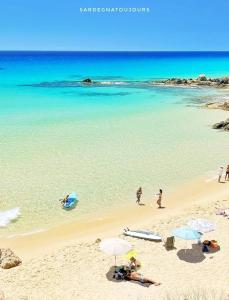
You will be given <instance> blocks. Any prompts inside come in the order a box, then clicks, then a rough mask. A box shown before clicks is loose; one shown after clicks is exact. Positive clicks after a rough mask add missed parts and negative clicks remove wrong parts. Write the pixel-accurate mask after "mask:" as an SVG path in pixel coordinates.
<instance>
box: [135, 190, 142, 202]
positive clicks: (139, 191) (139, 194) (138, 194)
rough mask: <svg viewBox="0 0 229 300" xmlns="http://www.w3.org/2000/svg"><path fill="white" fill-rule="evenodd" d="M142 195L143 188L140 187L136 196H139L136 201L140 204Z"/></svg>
mask: <svg viewBox="0 0 229 300" xmlns="http://www.w3.org/2000/svg"><path fill="white" fill-rule="evenodd" d="M141 196H142V188H141V187H140V188H139V189H138V190H137V192H136V197H137V200H136V203H137V204H140V200H141Z"/></svg>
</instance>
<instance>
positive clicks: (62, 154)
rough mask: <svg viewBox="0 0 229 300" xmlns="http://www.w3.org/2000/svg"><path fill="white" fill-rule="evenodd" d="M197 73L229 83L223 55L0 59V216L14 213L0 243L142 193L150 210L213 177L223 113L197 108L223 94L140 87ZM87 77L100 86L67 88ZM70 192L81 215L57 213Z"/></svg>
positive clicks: (222, 149) (228, 63)
mask: <svg viewBox="0 0 229 300" xmlns="http://www.w3.org/2000/svg"><path fill="white" fill-rule="evenodd" d="M201 73H204V74H206V76H212V77H214V76H222V75H229V53H225V52H221V53H209V52H206V53H205V52H202V53H198V52H197V53H188V52H186V53H182V52H174V53H170V52H167V53H160V52H156V53H150V52H147V53H122V52H119V53H112V52H109V53H106V52H92V53H89V52H0V170H1V180H0V193H1V196H0V211H4V210H8V209H11V208H14V207H20V209H21V217H20V218H19V219H18V220H17V222H15V223H11V224H10V225H8V226H7V227H6V228H0V235H8V234H12V233H24V232H28V231H32V230H37V229H44V228H47V227H49V226H54V225H56V224H58V223H62V222H68V221H71V220H76V219H78V218H80V217H81V216H85V215H88V217H90V214H91V213H94V212H95V211H99V210H101V209H102V208H108V207H115V206H118V205H123V204H125V203H130V202H134V201H135V191H136V189H137V188H138V186H140V185H141V186H142V187H143V191H144V197H145V201H148V200H151V199H153V197H154V194H155V193H156V192H157V190H158V189H159V188H162V189H164V190H165V193H166V191H167V190H170V189H171V188H173V187H176V186H179V185H181V184H182V183H184V182H187V181H188V180H190V179H192V178H194V177H196V176H201V175H204V176H206V178H207V177H209V176H212V174H214V172H215V170H217V168H218V166H219V165H221V164H225V163H227V162H228V153H229V135H228V134H227V133H221V132H218V131H214V130H212V129H211V124H212V123H214V122H217V121H219V120H221V119H224V118H226V117H228V113H227V112H223V111H213V110H203V109H200V108H199V107H198V106H197V105H196V104H198V103H202V102H205V101H214V100H216V99H219V98H222V99H226V98H228V97H229V93H228V92H227V91H226V90H215V89H206V88H203V89H200V88H185V89H184V88H168V87H167V88H166V87H150V86H148V85H142V84H141V81H147V80H151V79H156V78H168V77H197V76H198V75H199V74H201ZM87 77H90V78H92V79H93V80H96V81H100V82H105V84H107V86H106V85H104V86H82V85H77V86H69V85H71V84H72V83H74V82H78V81H81V80H82V79H84V78H87ZM60 82H62V84H61V85H59V83H60ZM132 82H133V84H132ZM136 82H137V83H138V84H136ZM44 83H45V84H44ZM63 83H64V84H63ZM126 83H128V84H126ZM210 174H211V175H210ZM72 191H76V192H77V193H78V195H79V198H80V202H79V205H78V206H77V208H75V209H74V210H72V211H69V212H66V211H63V210H62V209H61V208H60V206H59V201H58V199H60V198H62V197H63V196H65V195H66V194H67V193H70V192H72ZM184 201H185V199H184Z"/></svg>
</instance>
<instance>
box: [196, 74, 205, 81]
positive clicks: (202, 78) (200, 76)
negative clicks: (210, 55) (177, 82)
mask: <svg viewBox="0 0 229 300" xmlns="http://www.w3.org/2000/svg"><path fill="white" fill-rule="evenodd" d="M197 79H198V80H200V81H207V77H206V76H205V74H200V75H199V76H198V78H197Z"/></svg>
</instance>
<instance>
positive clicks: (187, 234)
mask: <svg viewBox="0 0 229 300" xmlns="http://www.w3.org/2000/svg"><path fill="white" fill-rule="evenodd" d="M172 234H173V235H174V236H175V237H178V238H180V239H183V240H199V239H200V238H201V235H202V234H201V233H200V232H198V231H196V230H193V229H191V228H189V227H180V228H176V229H174V230H173V231H172Z"/></svg>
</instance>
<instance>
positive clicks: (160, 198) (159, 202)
mask: <svg viewBox="0 0 229 300" xmlns="http://www.w3.org/2000/svg"><path fill="white" fill-rule="evenodd" d="M157 196H158V199H157V204H158V208H161V200H162V189H160V190H159V193H158V194H157Z"/></svg>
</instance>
